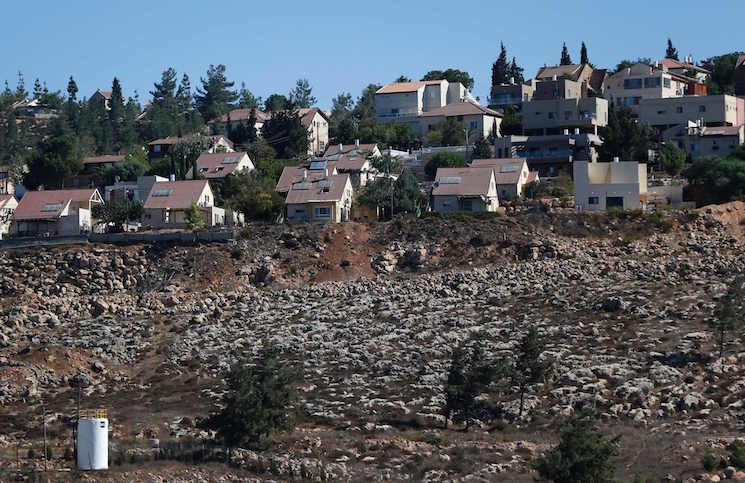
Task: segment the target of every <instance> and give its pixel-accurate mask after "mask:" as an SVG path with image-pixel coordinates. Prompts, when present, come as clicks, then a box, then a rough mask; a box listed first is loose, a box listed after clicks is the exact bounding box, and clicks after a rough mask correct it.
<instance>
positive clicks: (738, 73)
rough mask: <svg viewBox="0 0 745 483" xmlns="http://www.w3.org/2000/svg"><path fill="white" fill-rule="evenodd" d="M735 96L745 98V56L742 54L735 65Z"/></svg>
mask: <svg viewBox="0 0 745 483" xmlns="http://www.w3.org/2000/svg"><path fill="white" fill-rule="evenodd" d="M734 83H735V95H736V96H737V97H743V96H745V54H740V55H739V56H738V57H737V62H736V63H735V73H734Z"/></svg>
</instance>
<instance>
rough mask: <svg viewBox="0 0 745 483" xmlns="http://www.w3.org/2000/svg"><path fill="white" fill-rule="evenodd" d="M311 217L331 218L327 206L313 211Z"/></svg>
mask: <svg viewBox="0 0 745 483" xmlns="http://www.w3.org/2000/svg"><path fill="white" fill-rule="evenodd" d="M313 216H315V217H316V218H331V208H329V207H328V206H325V207H319V208H314V209H313Z"/></svg>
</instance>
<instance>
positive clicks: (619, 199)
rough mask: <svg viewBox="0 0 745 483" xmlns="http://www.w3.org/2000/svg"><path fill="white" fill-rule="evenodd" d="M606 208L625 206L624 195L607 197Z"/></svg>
mask: <svg viewBox="0 0 745 483" xmlns="http://www.w3.org/2000/svg"><path fill="white" fill-rule="evenodd" d="M605 207H606V208H623V196H609V197H607V198H606V199H605Z"/></svg>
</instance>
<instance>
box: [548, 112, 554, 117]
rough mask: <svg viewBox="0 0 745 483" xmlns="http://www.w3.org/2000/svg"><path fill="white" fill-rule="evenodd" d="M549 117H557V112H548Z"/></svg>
mask: <svg viewBox="0 0 745 483" xmlns="http://www.w3.org/2000/svg"><path fill="white" fill-rule="evenodd" d="M548 118H549V119H556V113H555V112H549V113H548Z"/></svg>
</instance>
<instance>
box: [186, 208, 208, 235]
mask: <svg viewBox="0 0 745 483" xmlns="http://www.w3.org/2000/svg"><path fill="white" fill-rule="evenodd" d="M185 221H186V228H188V229H189V230H191V231H197V230H201V229H202V228H204V219H203V218H202V210H201V209H199V205H198V204H197V202H196V201H192V202H191V208H189V211H187V212H186V218H185Z"/></svg>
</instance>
